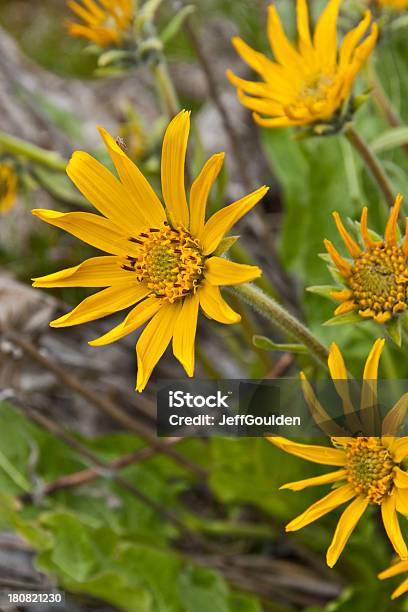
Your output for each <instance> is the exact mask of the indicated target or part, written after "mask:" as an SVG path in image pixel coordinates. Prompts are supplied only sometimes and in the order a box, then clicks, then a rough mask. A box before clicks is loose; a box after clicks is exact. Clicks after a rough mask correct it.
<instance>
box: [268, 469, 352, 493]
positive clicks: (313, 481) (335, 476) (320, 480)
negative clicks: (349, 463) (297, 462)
mask: <svg viewBox="0 0 408 612" xmlns="http://www.w3.org/2000/svg"><path fill="white" fill-rule="evenodd" d="M346 476H347V470H337V472H330V473H329V474H323V475H322V476H314V477H313V478H305V479H304V480H297V481H296V482H288V483H287V484H284V485H282V486H281V487H279V488H280V489H290V490H291V491H302V490H303V489H305V488H306V487H315V486H318V485H324V484H330V483H331V482H337V481H338V480H344V479H345V478H346Z"/></svg>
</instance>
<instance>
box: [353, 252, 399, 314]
mask: <svg viewBox="0 0 408 612" xmlns="http://www.w3.org/2000/svg"><path fill="white" fill-rule="evenodd" d="M349 285H350V288H351V289H352V290H353V297H354V300H355V301H356V302H357V303H358V305H359V306H360V308H361V309H362V310H364V309H367V308H369V309H371V310H373V311H374V313H375V314H378V313H385V312H389V313H390V314H393V313H395V312H398V311H401V310H405V309H406V307H407V304H406V300H407V285H408V269H407V264H406V257H405V255H404V253H403V252H402V250H401V249H400V248H399V247H398V246H389V245H386V244H385V243H384V242H382V243H380V244H378V245H376V246H375V247H372V248H371V249H369V250H368V251H366V252H365V253H363V254H362V255H361V256H360V257H359V258H358V259H356V260H355V263H354V266H353V270H352V274H351V276H350V278H349Z"/></svg>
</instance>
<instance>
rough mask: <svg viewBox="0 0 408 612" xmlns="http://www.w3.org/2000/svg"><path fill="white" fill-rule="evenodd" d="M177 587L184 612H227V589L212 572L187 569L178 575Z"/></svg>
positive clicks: (216, 574) (198, 568) (194, 568)
mask: <svg viewBox="0 0 408 612" xmlns="http://www.w3.org/2000/svg"><path fill="white" fill-rule="evenodd" d="M178 586H179V593H180V601H181V602H182V604H183V608H184V609H185V610H186V612H208V610H217V612H229V606H228V591H227V587H226V585H225V582H224V581H223V580H222V578H221V576H220V575H219V574H218V573H217V572H215V571H214V570H211V569H208V568H204V567H187V568H186V569H185V570H184V571H183V572H182V573H181V574H180V577H179V579H178Z"/></svg>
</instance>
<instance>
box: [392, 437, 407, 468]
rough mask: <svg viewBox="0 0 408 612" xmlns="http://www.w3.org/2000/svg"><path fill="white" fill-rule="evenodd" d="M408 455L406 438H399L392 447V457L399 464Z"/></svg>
mask: <svg viewBox="0 0 408 612" xmlns="http://www.w3.org/2000/svg"><path fill="white" fill-rule="evenodd" d="M407 455H408V437H404V438H400V439H399V440H397V441H396V442H395V444H394V445H393V447H392V457H393V459H394V461H395V462H396V463H400V462H401V461H402V460H403V459H405V457H406V456H407Z"/></svg>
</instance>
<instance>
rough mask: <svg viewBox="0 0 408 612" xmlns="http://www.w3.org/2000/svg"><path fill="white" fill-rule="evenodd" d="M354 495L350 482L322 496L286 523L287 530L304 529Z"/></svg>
mask: <svg viewBox="0 0 408 612" xmlns="http://www.w3.org/2000/svg"><path fill="white" fill-rule="evenodd" d="M354 496H355V491H354V488H353V487H352V486H351V485H349V484H346V485H343V486H342V487H339V488H338V489H334V490H333V491H330V493H328V494H327V495H325V497H322V499H319V501H317V502H315V503H314V504H312V505H311V506H310V507H309V508H308V509H307V510H305V512H303V513H302V514H300V515H299V516H297V517H296V518H295V519H293V521H291V522H290V523H289V524H288V525H286V531H297V530H298V529H302V527H305V526H306V525H309V524H310V523H313V522H314V521H317V519H319V518H320V517H321V516H323V515H324V514H327V513H328V512H331V511H332V510H334V508H337V506H340V504H344V503H345V502H347V501H349V500H350V499H352V498H353V497H354Z"/></svg>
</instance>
